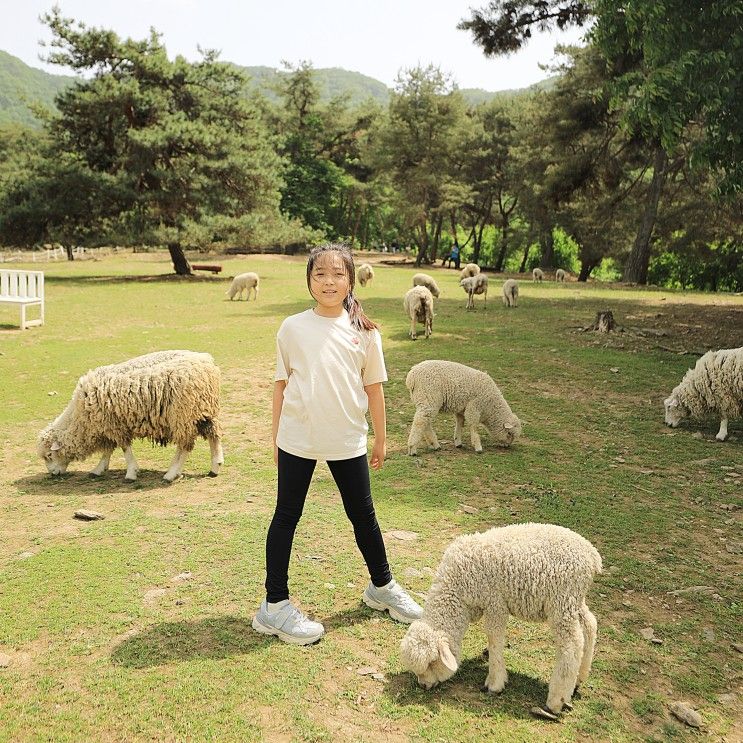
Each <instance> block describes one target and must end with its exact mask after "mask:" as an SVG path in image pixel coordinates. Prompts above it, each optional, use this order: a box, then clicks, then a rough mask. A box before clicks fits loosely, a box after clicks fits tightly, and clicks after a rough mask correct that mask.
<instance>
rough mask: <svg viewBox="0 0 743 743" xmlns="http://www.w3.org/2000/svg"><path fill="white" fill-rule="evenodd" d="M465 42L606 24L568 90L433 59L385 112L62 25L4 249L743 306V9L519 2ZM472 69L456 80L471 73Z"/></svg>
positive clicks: (0, 239)
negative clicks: (489, 278) (420, 272)
mask: <svg viewBox="0 0 743 743" xmlns="http://www.w3.org/2000/svg"><path fill="white" fill-rule="evenodd" d="M470 13H471V15H470V17H469V18H465V19H463V20H462V22H461V24H460V28H462V29H464V30H466V31H469V32H470V33H471V35H472V39H473V43H475V44H476V45H478V46H479V47H481V48H482V51H483V53H485V54H486V55H495V54H507V53H509V52H512V51H515V50H516V49H518V48H519V47H520V46H521V45H522V44H523V43H525V42H526V41H527V40H528V38H529V37H530V35H531V33H532V30H536V29H537V28H541V29H543V28H550V27H553V26H557V27H559V28H565V27H567V26H569V25H579V26H585V28H586V42H587V43H586V45H585V46H582V47H563V48H558V50H557V52H558V57H557V60H558V61H557V62H556V63H555V66H554V68H553V69H552V70H551V72H553V73H554V74H555V78H554V84H552V85H549V86H544V87H542V88H538V89H529V90H528V91H523V92H520V93H519V94H514V95H507V96H499V97H497V98H495V99H493V100H491V101H487V102H483V103H480V104H479V105H473V103H472V102H471V100H470V101H468V99H467V98H466V97H465V96H464V95H463V94H462V91H460V90H459V89H458V87H457V85H456V83H455V82H454V79H453V77H452V76H451V75H450V74H449V73H447V72H444V71H442V70H441V69H439V68H437V67H434V66H420V67H416V68H412V69H403V70H401V71H400V73H399V75H398V78H397V81H396V85H395V87H394V89H393V91H392V93H391V95H390V97H389V101H388V103H387V104H386V105H384V104H382V103H380V102H379V101H378V100H374V99H373V98H371V97H370V98H369V99H368V100H366V101H363V102H359V101H358V100H351V99H350V98H349V96H347V95H344V94H342V93H339V94H338V95H336V96H334V97H332V98H331V99H330V100H324V99H322V98H321V96H320V92H319V88H318V83H317V79H316V78H315V76H314V75H313V67H312V64H311V62H309V61H300V62H297V63H295V64H293V65H287V68H286V74H284V75H282V76H280V77H278V78H277V81H276V83H275V86H276V90H275V94H273V95H271V96H267V95H263V94H262V93H261V92H260V91H259V90H257V89H256V87H255V86H254V85H251V81H250V79H249V78H248V77H247V76H246V74H245V73H244V72H243V71H241V70H240V69H239V68H237V67H235V66H234V65H231V64H229V63H226V62H222V61H220V60H219V57H218V54H217V53H216V52H215V51H210V50H204V51H203V52H202V58H201V59H200V60H199V61H197V62H189V61H187V60H186V59H184V58H182V57H176V58H175V59H171V58H169V57H168V54H167V49H166V47H165V44H164V42H163V39H162V38H161V36H160V35H159V34H158V33H157V32H155V31H153V32H152V33H151V34H150V36H149V37H148V38H146V39H142V40H131V39H126V40H124V39H121V38H120V37H119V36H118V35H117V34H116V33H115V32H114V31H112V30H106V29H96V28H87V27H86V26H85V25H84V24H82V23H79V22H76V21H75V20H73V19H70V18H65V17H63V16H62V14H61V11H59V9H54V10H52V11H51V12H50V13H48V14H47V15H46V16H45V17H44V22H45V23H46V25H48V27H49V28H50V29H51V31H52V33H53V41H52V43H51V45H50V47H49V49H48V56H47V59H48V60H49V61H50V62H53V63H57V64H59V65H60V66H65V67H67V68H72V69H73V70H75V71H76V72H77V73H78V77H77V78H76V80H75V82H74V83H73V84H72V85H70V86H68V87H65V88H63V89H61V90H60V92H59V93H58V94H57V95H56V98H55V104H56V109H55V110H50V109H48V108H47V109H44V108H42V107H38V108H37V109H36V111H35V113H36V116H37V118H39V119H40V120H41V122H42V126H41V127H31V126H26V125H23V124H4V125H3V126H2V127H0V245H3V246H5V247H16V248H28V249H31V248H34V247H36V248H38V247H40V246H42V245H44V244H49V243H59V244H61V245H63V246H64V247H65V248H67V250H68V255H69V256H70V258H72V257H73V252H72V248H73V247H74V246H101V245H118V246H135V247H138V246H165V247H167V248H168V249H169V250H170V254H171V257H172V259H173V264H174V267H175V270H176V271H177V272H178V273H189V272H190V266H189V263H188V261H187V260H186V258H185V253H184V251H185V250H192V251H193V250H198V251H205V252H207V251H225V250H229V249H232V250H235V249H239V250H245V251H254V252H265V251H278V252H294V251H296V250H298V249H302V248H304V247H306V246H308V245H311V244H315V243H318V242H321V241H324V240H329V239H330V240H343V241H346V242H348V243H350V244H351V245H352V246H353V247H356V248H383V247H388V248H391V249H395V248H398V247H399V248H409V249H410V252H411V253H412V254H413V255H414V256H415V260H416V262H417V264H419V265H421V264H430V263H432V262H435V261H437V260H441V259H442V258H445V257H446V256H448V254H449V250H450V246H451V245H452V244H453V242H454V241H455V240H456V241H457V242H458V243H459V245H460V246H461V247H462V254H463V256H464V257H465V258H466V259H467V260H471V261H473V262H476V263H478V264H480V265H482V266H486V267H487V268H488V269H489V270H491V271H495V272H502V271H510V272H523V271H528V270H530V269H531V268H533V267H536V266H540V267H542V268H548V269H555V268H564V269H566V270H568V271H571V272H573V273H575V275H576V276H577V277H578V280H579V281H586V280H588V279H589V278H593V279H601V280H622V281H625V282H629V283H637V284H656V285H661V286H666V287H680V288H694V289H703V290H711V291H732V292H741V291H743V260H742V258H743V210H742V209H741V206H742V203H741V201H742V198H741V184H743V140H742V139H741V137H742V136H743V103H742V102H743V89H742V88H743V85H742V82H741V71H742V70H743V6H741V4H740V3H739V2H730V0H727V1H725V2H724V1H722V0H711V1H710V2H707V3H705V4H704V5H703V6H700V7H696V6H695V5H690V4H687V3H685V2H683V0H664V1H663V2H651V1H650V0H644V1H643V2H638V3H631V4H629V3H620V2H616V1H610V0H594V2H591V3H586V2H581V1H580V0H546V1H540V2H527V1H526V0H508V1H505V0H502V1H497V2H491V3H489V5H487V6H486V7H484V8H482V9H481V10H471V11H470ZM454 74H455V73H454Z"/></svg>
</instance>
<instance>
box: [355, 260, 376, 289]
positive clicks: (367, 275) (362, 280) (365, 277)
mask: <svg viewBox="0 0 743 743" xmlns="http://www.w3.org/2000/svg"><path fill="white" fill-rule="evenodd" d="M356 278H357V279H358V280H359V284H361V286H366V285H367V283H368V282H369V281H371V280H372V279H373V278H374V269H373V268H372V267H371V266H370V265H369V264H368V263H362V264H361V265H360V266H359V270H358V271H356Z"/></svg>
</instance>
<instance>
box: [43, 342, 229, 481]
mask: <svg viewBox="0 0 743 743" xmlns="http://www.w3.org/2000/svg"><path fill="white" fill-rule="evenodd" d="M219 385H220V372H219V367H218V366H217V365H216V364H215V363H214V359H213V358H212V357H211V356H210V355H209V354H208V353H195V352H194V351H157V352H155V353H148V354H146V355H145V356H137V357H136V358H133V359H130V360H129V361H124V362H122V363H120V364H111V365H109V366H99V367H98V368H97V369H93V370H92V371H89V372H88V373H87V374H84V375H83V376H82V377H80V379H79V380H78V383H77V386H76V387H75V391H74V392H73V394H72V399H71V400H70V402H69V403H68V405H67V407H66V408H65V409H64V411H63V412H62V414H61V415H60V416H59V417H58V418H57V419H56V420H55V421H54V422H53V423H51V424H49V425H48V426H47V427H46V428H45V429H44V430H43V431H42V432H41V434H40V435H39V441H38V445H37V451H38V453H39V455H40V456H41V457H42V458H43V459H44V461H45V463H46V467H47V470H48V471H49V473H50V474H52V475H59V474H62V473H63V472H65V471H66V470H67V466H68V465H69V463H70V462H72V461H77V460H83V459H85V458H86V457H88V456H90V455H91V454H93V453H94V452H102V454H103V457H102V458H101V461H100V462H99V463H98V465H97V466H96V467H95V469H93V471H92V472H91V474H93V475H102V474H103V473H104V472H105V471H106V470H107V469H108V463H109V460H110V458H111V454H112V453H113V451H114V449H115V448H116V447H121V448H122V449H123V450H124V457H125V458H126V475H125V479H126V480H136V479H137V472H138V470H139V466H138V465H137V461H136V459H135V458H134V454H133V453H132V441H133V440H134V439H151V440H152V442H153V443H157V444H160V445H162V446H164V445H165V444H168V443H171V442H173V443H175V445H176V446H177V451H176V454H175V457H174V459H173V461H172V463H171V464H170V467H169V468H168V471H167V472H166V473H165V476H164V477H165V480H167V481H168V482H172V481H173V480H175V479H176V477H178V476H179V475H180V474H181V471H182V469H183V464H184V462H185V460H186V457H187V456H188V454H189V452H190V451H191V450H192V449H193V447H194V443H195V441H196V437H197V436H202V437H203V438H205V439H207V440H208V441H209V445H210V448H211V470H210V472H209V474H210V475H211V476H212V477H216V476H217V474H218V472H219V467H220V465H221V464H222V463H223V462H224V456H223V454H222V444H221V435H222V432H221V427H220V424H219Z"/></svg>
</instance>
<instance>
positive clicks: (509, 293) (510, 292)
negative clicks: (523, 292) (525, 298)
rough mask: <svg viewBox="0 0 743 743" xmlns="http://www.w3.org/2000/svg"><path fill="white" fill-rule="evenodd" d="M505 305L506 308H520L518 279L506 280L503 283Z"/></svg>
mask: <svg viewBox="0 0 743 743" xmlns="http://www.w3.org/2000/svg"><path fill="white" fill-rule="evenodd" d="M503 304H505V305H506V307H518V304H519V282H518V281H516V279H506V280H505V281H504V282H503Z"/></svg>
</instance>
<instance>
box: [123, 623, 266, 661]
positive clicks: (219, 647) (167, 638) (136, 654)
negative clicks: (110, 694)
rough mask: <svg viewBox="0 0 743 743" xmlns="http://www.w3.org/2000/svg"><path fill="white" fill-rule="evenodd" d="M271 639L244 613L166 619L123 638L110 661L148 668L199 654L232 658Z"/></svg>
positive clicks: (209, 656)
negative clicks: (256, 628) (176, 619)
mask: <svg viewBox="0 0 743 743" xmlns="http://www.w3.org/2000/svg"><path fill="white" fill-rule="evenodd" d="M271 641H272V638H270V637H266V636H265V635H260V634H258V633H257V632H256V631H255V630H254V629H253V628H252V627H251V623H250V620H248V619H243V618H241V617H210V618H208V619H201V620H199V621H196V622H164V623H163V624H156V625H154V626H153V627H150V628H149V629H147V630H145V631H143V632H141V633H140V634H137V635H135V636H133V637H129V638H127V639H126V640H124V641H123V642H122V643H121V644H120V645H118V647H116V648H114V650H113V652H112V653H111V662H112V663H114V664H115V665H119V666H125V667H126V668H149V667H150V666H159V665H164V664H167V663H174V662H175V663H177V662H179V661H189V660H194V659H196V658H209V659H218V658H230V657H232V656H235V655H244V654H246V653H250V652H251V651H253V650H257V649H258V648H262V647H265V645H266V644H267V643H269V642H271Z"/></svg>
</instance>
